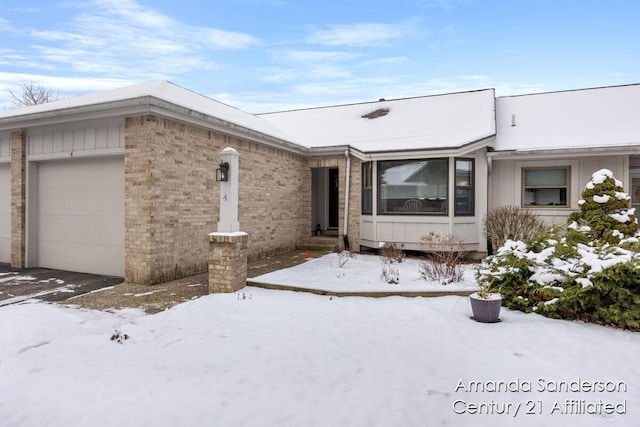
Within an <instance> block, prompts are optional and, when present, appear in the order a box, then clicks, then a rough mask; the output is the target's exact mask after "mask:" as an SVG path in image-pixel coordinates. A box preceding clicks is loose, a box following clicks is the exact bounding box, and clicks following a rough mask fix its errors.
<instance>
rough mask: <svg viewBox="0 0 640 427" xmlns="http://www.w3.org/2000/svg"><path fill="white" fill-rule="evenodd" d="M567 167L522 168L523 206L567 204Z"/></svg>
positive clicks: (568, 170)
mask: <svg viewBox="0 0 640 427" xmlns="http://www.w3.org/2000/svg"><path fill="white" fill-rule="evenodd" d="M570 171H571V169H570V168H569V167H561V168H524V169H522V181H523V183H524V186H523V187H524V194H523V205H524V206H564V207H566V206H568V205H567V200H568V197H567V192H568V191H569V176H570V175H569V174H570Z"/></svg>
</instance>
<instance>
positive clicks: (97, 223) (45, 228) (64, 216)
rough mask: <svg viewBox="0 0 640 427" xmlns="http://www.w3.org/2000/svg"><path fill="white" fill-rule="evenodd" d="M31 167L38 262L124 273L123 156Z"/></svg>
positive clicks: (48, 266)
mask: <svg viewBox="0 0 640 427" xmlns="http://www.w3.org/2000/svg"><path fill="white" fill-rule="evenodd" d="M32 167H33V168H35V173H34V174H33V175H31V176H34V175H35V176H37V191H36V199H37V201H36V212H35V215H34V216H32V218H34V222H35V224H33V225H32V227H33V226H35V227H33V228H35V230H33V231H35V238H34V239H33V240H32V242H33V243H34V244H35V245H36V247H37V251H36V252H37V254H36V257H37V265H39V266H41V267H47V268H54V269H60V270H70V271H79V272H85V273H95V274H105V275H112V276H121V277H123V276H124V157H123V156H121V155H120V156H105V157H91V158H71V159H65V160H47V161H41V162H34V163H32ZM33 231H32V232H33Z"/></svg>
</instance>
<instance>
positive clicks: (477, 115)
mask: <svg viewBox="0 0 640 427" xmlns="http://www.w3.org/2000/svg"><path fill="white" fill-rule="evenodd" d="M494 102H495V95H494V91H493V89H484V90H477V91H470V92H458V93H451V94H445V95H432V96H423V97H416V98H403V99H395V100H381V101H377V102H367V103H361V104H349V105H339V106H333V107H322V108H311V109H306V110H294V111H284V112H279V113H266V114H261V115H260V117H261V118H263V119H264V120H266V121H268V122H270V123H272V124H273V125H275V126H277V127H278V128H281V129H285V130H286V132H287V134H288V135H290V136H291V138H293V140H295V141H296V142H297V143H298V144H302V145H304V146H306V147H310V148H320V147H334V146H346V145H348V146H351V147H353V148H355V149H357V150H359V151H362V152H364V153H370V152H381V151H401V150H424V149H455V148H460V147H462V146H464V145H467V144H469V143H472V142H476V141H480V140H482V139H484V138H488V137H491V136H493V135H495V112H494V105H495V104H494ZM367 115H369V116H370V117H373V118H368V117H367Z"/></svg>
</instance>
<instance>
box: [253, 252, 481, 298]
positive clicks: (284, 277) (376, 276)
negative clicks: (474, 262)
mask: <svg viewBox="0 0 640 427" xmlns="http://www.w3.org/2000/svg"><path fill="white" fill-rule="evenodd" d="M420 262H421V261H420V259H417V258H406V259H405V260H404V262H402V263H399V264H395V266H396V267H397V268H398V273H399V279H400V281H399V282H398V283H397V284H393V285H390V284H388V283H385V282H384V281H382V280H381V278H380V276H381V273H382V267H381V266H382V264H381V258H380V257H379V256H376V255H355V256H354V257H353V258H340V257H339V256H338V254H329V255H325V256H322V257H320V258H313V259H309V260H307V261H306V262H305V263H304V264H301V265H299V266H297V267H295V268H293V269H284V270H277V271H274V272H272V273H268V274H264V275H262V276H259V277H256V278H252V279H251V280H252V281H254V282H260V283H265V284H275V285H286V286H295V287H298V288H305V289H322V290H326V291H332V292H338V293H339V292H387V291H394V292H443V291H475V290H477V289H478V286H477V285H476V281H475V279H474V273H473V269H472V268H471V265H464V266H462V267H463V268H464V278H463V280H462V281H461V282H456V283H450V284H447V285H445V286H443V285H442V284H440V283H434V282H428V281H426V280H424V279H422V278H421V277H420V273H419V268H418V267H419V264H420ZM341 264H342V267H341V266H340V265H341Z"/></svg>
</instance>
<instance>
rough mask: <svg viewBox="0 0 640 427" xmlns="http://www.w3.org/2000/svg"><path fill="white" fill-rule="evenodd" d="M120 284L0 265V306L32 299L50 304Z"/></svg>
mask: <svg viewBox="0 0 640 427" xmlns="http://www.w3.org/2000/svg"><path fill="white" fill-rule="evenodd" d="M122 281H123V279H122V278H121V277H111V276H100V275H96V274H86V273H75V272H71V271H62V270H51V269H48V268H25V269H17V268H11V266H10V265H9V264H3V263H0V307H2V306H4V305H8V304H13V303H17V302H20V301H25V300H27V299H32V298H35V299H39V300H43V301H50V302H57V301H64V300H66V299H69V298H71V297H74V296H78V295H83V294H86V293H89V292H92V291H95V290H98V289H103V288H107V287H110V286H115V285H117V284H119V283H122Z"/></svg>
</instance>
